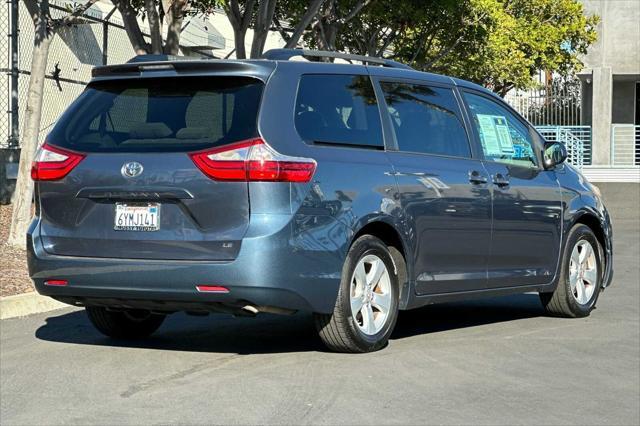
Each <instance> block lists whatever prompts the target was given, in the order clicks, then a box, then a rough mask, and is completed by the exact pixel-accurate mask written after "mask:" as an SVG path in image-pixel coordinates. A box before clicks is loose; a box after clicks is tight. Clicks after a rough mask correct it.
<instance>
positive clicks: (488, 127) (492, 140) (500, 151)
mask: <svg viewBox="0 0 640 426" xmlns="http://www.w3.org/2000/svg"><path fill="white" fill-rule="evenodd" d="M477 117H478V124H479V125H480V140H481V142H482V147H483V148H484V152H485V154H486V155H488V156H501V155H504V154H506V155H511V154H513V152H514V149H513V140H512V139H511V134H510V133H509V127H508V124H507V119H506V118H505V117H503V116H500V115H488V114H477Z"/></svg>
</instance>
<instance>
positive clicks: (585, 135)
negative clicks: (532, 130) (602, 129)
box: [536, 126, 591, 168]
mask: <svg viewBox="0 0 640 426" xmlns="http://www.w3.org/2000/svg"><path fill="white" fill-rule="evenodd" d="M536 129H537V130H538V132H540V134H541V135H542V136H544V138H545V139H546V140H547V141H549V142H560V143H562V144H564V145H565V146H566V147H567V153H568V154H569V156H568V157H567V161H568V162H569V163H571V164H572V165H574V166H576V167H578V168H581V167H582V166H588V165H590V164H591V126H536Z"/></svg>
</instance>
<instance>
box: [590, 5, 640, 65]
mask: <svg viewBox="0 0 640 426" xmlns="http://www.w3.org/2000/svg"><path fill="white" fill-rule="evenodd" d="M581 3H582V4H583V5H584V10H585V13H586V14H587V15H594V14H595V15H598V16H600V23H599V24H598V28H597V30H598V41H597V42H596V43H595V44H594V45H592V46H591V47H590V48H589V52H588V54H587V56H586V57H585V58H584V59H583V61H584V62H585V67H586V68H590V69H593V68H598V67H603V66H606V67H610V68H611V72H612V73H613V74H640V1H638V0H583V1H581Z"/></svg>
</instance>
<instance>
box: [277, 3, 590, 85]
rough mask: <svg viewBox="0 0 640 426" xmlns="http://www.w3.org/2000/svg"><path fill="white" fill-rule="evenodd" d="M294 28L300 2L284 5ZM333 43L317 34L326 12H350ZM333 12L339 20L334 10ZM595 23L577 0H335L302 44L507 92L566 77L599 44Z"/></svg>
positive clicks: (320, 13) (298, 14) (300, 5)
mask: <svg viewBox="0 0 640 426" xmlns="http://www.w3.org/2000/svg"><path fill="white" fill-rule="evenodd" d="M281 1H282V3H283V5H286V9H285V10H286V13H288V14H289V17H290V20H291V22H293V23H295V22H297V20H298V19H300V16H301V14H302V12H303V11H304V4H305V2H303V1H302V0H281ZM355 4H359V5H360V6H361V7H360V9H359V10H358V11H357V13H356V14H354V15H353V16H351V15H345V12H342V14H343V16H348V17H349V19H348V20H346V21H344V20H342V21H340V20H338V21H339V22H340V25H339V26H338V27H337V28H336V32H335V34H333V39H332V43H323V42H322V40H321V38H320V37H319V36H318V33H320V31H319V29H317V28H318V27H319V24H318V23H319V22H322V19H323V15H322V13H323V11H325V10H326V8H327V7H329V6H331V7H333V8H334V9H336V10H338V11H348V10H350V9H351V8H353V6H354V5H355ZM334 15H340V13H337V14H335V13H334ZM597 23H598V18H597V17H595V16H591V17H588V16H585V15H584V11H583V7H582V5H581V4H580V3H579V2H578V0H460V1H458V0H428V1H425V0H374V1H372V2H364V4H362V2H357V1H356V0H334V1H332V2H328V3H326V4H325V5H324V7H323V8H322V9H321V10H320V12H319V14H318V16H317V17H316V18H315V20H314V22H313V23H312V24H311V27H312V28H313V29H314V31H311V32H309V33H308V34H307V35H306V37H305V41H306V42H307V44H309V45H311V46H312V47H319V48H327V49H330V50H333V49H336V50H345V51H349V52H353V53H360V54H367V55H372V56H386V57H390V58H393V59H397V60H400V61H402V62H405V63H409V64H411V65H413V66H414V67H415V68H417V69H421V70H424V71H431V72H438V73H444V74H449V75H453V76H457V77H460V78H464V79H468V80H471V81H474V82H477V83H479V84H481V85H484V86H486V87H488V88H490V89H492V90H494V91H496V92H497V93H499V94H502V95H504V94H505V93H506V92H508V91H509V90H511V89H513V88H519V89H526V88H530V87H532V86H534V85H535V84H536V83H535V80H534V79H533V76H535V75H536V74H537V73H538V72H539V71H540V70H546V71H552V72H557V73H560V74H568V73H570V72H573V71H576V70H579V69H580V68H581V67H582V62H581V60H580V55H582V54H584V53H586V50H587V48H588V47H589V45H591V44H592V43H593V42H594V41H595V39H596V31H595V26H596V25H597Z"/></svg>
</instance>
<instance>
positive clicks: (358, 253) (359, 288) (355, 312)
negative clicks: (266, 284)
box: [314, 235, 399, 352]
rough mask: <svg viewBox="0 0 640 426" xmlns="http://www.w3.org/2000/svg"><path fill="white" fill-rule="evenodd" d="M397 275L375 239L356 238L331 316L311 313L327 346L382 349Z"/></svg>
mask: <svg viewBox="0 0 640 426" xmlns="http://www.w3.org/2000/svg"><path fill="white" fill-rule="evenodd" d="M398 288H399V286H398V272H397V268H396V267H395V266H394V262H393V260H392V256H391V254H390V252H389V249H388V248H387V246H386V245H385V244H384V243H383V242H382V241H381V240H379V239H378V238H376V237H373V236H371V235H364V236H362V237H360V238H358V239H357V240H356V241H355V242H354V243H353V245H352V246H351V249H350V250H349V253H348V254H347V259H346V261H345V265H344V268H343V271H342V281H341V283H340V289H339V291H338V298H337V300H336V305H335V307H334V310H333V313H332V314H314V318H315V324H316V328H317V329H318V333H319V334H320V338H321V339H322V341H323V342H324V343H325V345H327V347H328V348H329V349H331V350H333V351H336V352H371V351H375V350H378V349H381V348H383V347H384V346H385V345H386V344H387V341H388V340H389V336H390V335H391V333H392V332H393V328H394V327H395V324H396V320H397V318H398V299H399V297H398Z"/></svg>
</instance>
